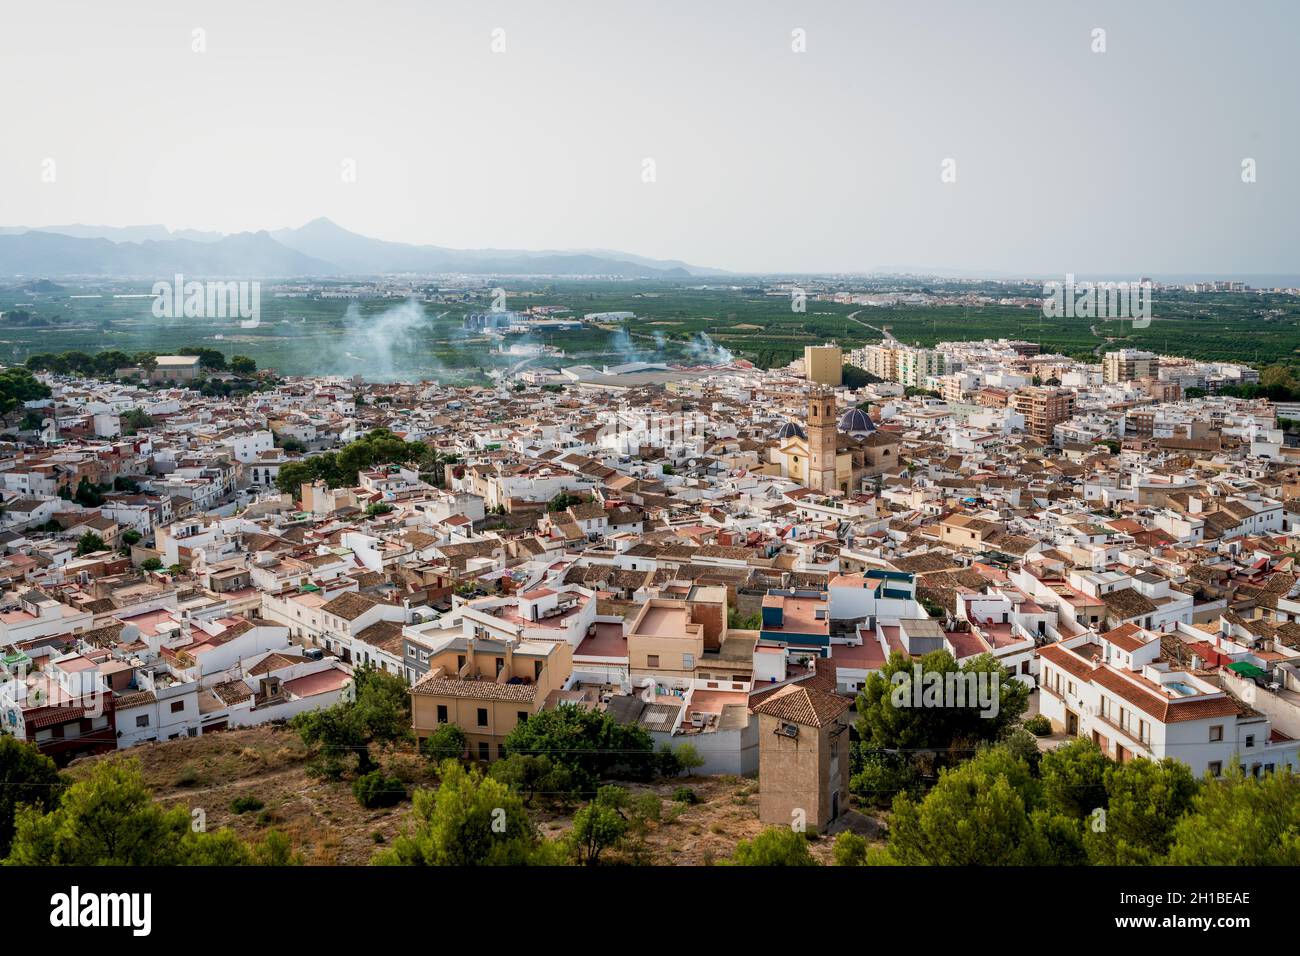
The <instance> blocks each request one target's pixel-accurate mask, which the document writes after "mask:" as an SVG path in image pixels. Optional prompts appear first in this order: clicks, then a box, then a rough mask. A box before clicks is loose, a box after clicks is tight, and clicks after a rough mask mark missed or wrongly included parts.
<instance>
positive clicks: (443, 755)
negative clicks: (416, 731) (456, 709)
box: [420, 724, 468, 763]
mask: <svg viewBox="0 0 1300 956" xmlns="http://www.w3.org/2000/svg"><path fill="white" fill-rule="evenodd" d="M467 746H468V744H467V742H466V739H465V731H463V730H461V729H460V728H459V727H457V726H456V725H455V724H439V725H438V729H437V730H435V731H434V732H433V733H431V734H429V736H427V737H425V738H424V740H422V741H421V742H420V752H421V753H423V754H424V755H425V756H426V757H429V758H431V759H433V760H434V761H436V762H437V763H442V762H443V761H444V760H461V759H463V758H464V756H465V748H466V747H467Z"/></svg>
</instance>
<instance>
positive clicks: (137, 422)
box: [121, 408, 154, 435]
mask: <svg viewBox="0 0 1300 956" xmlns="http://www.w3.org/2000/svg"><path fill="white" fill-rule="evenodd" d="M121 421H122V434H123V435H134V434H136V432H138V431H140V430H141V429H144V428H153V426H154V420H153V419H152V418H150V417H149V415H148V414H147V413H146V412H145V410H144V409H143V408H130V409H127V411H126V413H125V414H124V415H122V417H121Z"/></svg>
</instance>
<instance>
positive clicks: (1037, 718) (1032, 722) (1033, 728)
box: [1025, 714, 1052, 737]
mask: <svg viewBox="0 0 1300 956" xmlns="http://www.w3.org/2000/svg"><path fill="white" fill-rule="evenodd" d="M1025 730H1027V731H1029V732H1030V733H1031V734H1033V735H1034V736H1035V737H1046V736H1047V735H1049V734H1050V733H1051V732H1052V722H1051V721H1050V720H1048V719H1047V718H1046V717H1044V716H1043V715H1042V714H1035V715H1034V716H1032V717H1030V718H1028V719H1027V720H1026V721H1025Z"/></svg>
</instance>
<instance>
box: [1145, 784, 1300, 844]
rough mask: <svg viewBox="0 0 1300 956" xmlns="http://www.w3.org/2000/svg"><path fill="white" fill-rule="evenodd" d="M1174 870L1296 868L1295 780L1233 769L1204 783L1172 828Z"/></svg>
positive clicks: (1298, 820)
mask: <svg viewBox="0 0 1300 956" xmlns="http://www.w3.org/2000/svg"><path fill="white" fill-rule="evenodd" d="M1169 862H1170V863H1172V864H1174V865H1175V866H1300V778H1298V777H1296V776H1295V775H1294V774H1292V773H1291V772H1290V770H1280V771H1275V772H1273V773H1265V774H1263V775H1262V776H1259V777H1255V776H1252V775H1250V774H1247V773H1246V772H1245V770H1244V769H1243V768H1242V766H1241V764H1240V763H1233V765H1232V766H1231V767H1229V768H1228V770H1227V771H1226V772H1225V773H1224V775H1223V776H1222V777H1221V778H1220V779H1217V780H1215V779H1209V780H1206V781H1205V782H1204V783H1203V784H1202V785H1201V788H1200V790H1199V791H1198V792H1197V794H1196V797H1195V798H1194V799H1193V801H1192V807H1191V810H1190V811H1189V812H1188V813H1186V814H1185V815H1184V816H1182V817H1181V818H1180V819H1179V820H1178V822H1177V823H1175V824H1174V832H1173V843H1172V845H1171V846H1170V849H1169Z"/></svg>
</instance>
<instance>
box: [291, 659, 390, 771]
mask: <svg viewBox="0 0 1300 956" xmlns="http://www.w3.org/2000/svg"><path fill="white" fill-rule="evenodd" d="M352 679H353V685H354V688H355V693H354V695H353V699H352V700H350V701H340V702H339V703H337V704H335V705H334V706H332V707H326V708H324V709H323V710H313V711H305V712H303V713H301V714H298V715H296V716H295V717H294V718H293V720H292V721H291V722H290V723H291V725H292V726H293V728H294V729H295V730H297V731H298V734H299V736H301V737H302V740H303V743H305V744H308V745H311V746H315V747H316V748H317V750H316V755H315V757H314V759H313V762H312V768H313V770H315V771H316V772H317V773H319V774H321V775H322V776H324V777H327V778H329V779H332V780H337V779H338V778H339V777H341V776H342V775H343V773H344V772H345V770H346V769H347V761H348V759H349V758H350V757H355V758H356V766H355V769H356V772H357V773H358V774H366V773H369V772H370V771H371V770H373V769H374V766H375V764H374V761H373V759H371V756H370V744H371V742H374V743H379V744H391V743H397V742H399V741H403V740H409V739H410V736H411V699H410V696H409V695H408V694H407V691H406V685H405V684H404V683H403V682H402V681H401V679H400V678H398V677H396V676H394V675H393V674H388V673H385V672H384V671H381V670H378V669H377V668H374V667H372V666H370V665H366V666H364V667H359V668H357V669H356V670H355V671H354V673H353V678H352Z"/></svg>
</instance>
